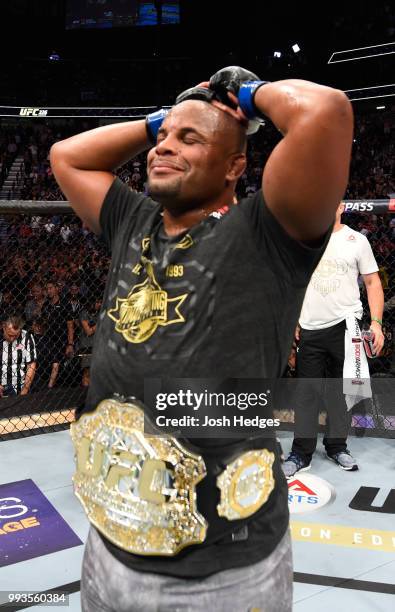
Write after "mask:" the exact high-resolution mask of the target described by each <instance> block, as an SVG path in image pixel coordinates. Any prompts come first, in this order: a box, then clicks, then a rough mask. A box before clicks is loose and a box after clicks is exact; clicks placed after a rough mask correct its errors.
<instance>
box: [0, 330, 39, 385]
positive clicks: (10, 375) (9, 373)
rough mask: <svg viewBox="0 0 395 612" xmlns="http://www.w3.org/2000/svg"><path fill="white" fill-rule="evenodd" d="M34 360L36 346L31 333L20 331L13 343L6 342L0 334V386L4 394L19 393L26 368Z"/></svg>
mask: <svg viewBox="0 0 395 612" xmlns="http://www.w3.org/2000/svg"><path fill="white" fill-rule="evenodd" d="M36 359H37V354H36V345H35V342H34V338H33V334H32V333H31V332H27V331H26V330H24V329H22V331H21V334H20V336H19V338H17V339H16V340H14V341H13V342H7V341H6V340H4V338H3V334H0V374H1V379H0V384H1V385H2V387H4V389H5V390H6V393H7V392H9V391H10V390H13V392H14V393H17V394H19V393H20V392H21V390H22V387H23V385H24V382H25V376H26V370H27V366H28V364H29V363H32V361H36Z"/></svg>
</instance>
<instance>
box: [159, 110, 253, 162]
mask: <svg viewBox="0 0 395 612" xmlns="http://www.w3.org/2000/svg"><path fill="white" fill-rule="evenodd" d="M180 110H181V112H183V113H185V112H186V114H187V115H190V116H191V118H192V117H193V118H194V119H197V118H198V117H200V118H201V121H202V124H206V126H207V128H208V129H209V131H210V133H211V134H212V135H213V137H216V140H218V141H220V142H222V144H224V145H225V146H226V147H227V148H228V151H229V152H231V153H245V152H246V150H247V134H246V127H245V126H243V125H242V124H241V123H239V122H238V121H237V120H236V119H234V118H233V117H231V115H228V114H227V113H226V112H224V111H222V110H221V109H220V108H217V107H216V106H214V105H213V104H210V103H209V102H204V101H203V100H185V102H181V104H178V105H177V106H174V107H173V108H172V110H171V111H170V113H169V115H168V117H169V116H170V115H172V114H174V113H177V112H179V111H180Z"/></svg>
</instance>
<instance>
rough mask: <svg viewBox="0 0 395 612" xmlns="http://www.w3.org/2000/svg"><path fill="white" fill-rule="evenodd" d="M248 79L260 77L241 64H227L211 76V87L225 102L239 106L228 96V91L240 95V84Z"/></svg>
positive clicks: (255, 79)
mask: <svg viewBox="0 0 395 612" xmlns="http://www.w3.org/2000/svg"><path fill="white" fill-rule="evenodd" d="M247 81H260V78H259V77H258V76H257V75H256V74H254V73H253V72H251V71H250V70H246V69H245V68H241V66H227V67H226V68H221V70H218V72H216V73H215V74H213V76H212V77H211V78H210V89H212V90H213V91H215V93H216V95H217V98H218V99H219V100H220V101H221V102H222V103H223V104H226V105H227V106H230V107H231V108H237V107H236V106H235V105H234V104H233V103H232V102H231V100H230V99H229V98H228V92H230V93H232V94H234V95H235V96H236V97H238V94H239V89H240V86H241V85H242V84H243V83H246V82H247Z"/></svg>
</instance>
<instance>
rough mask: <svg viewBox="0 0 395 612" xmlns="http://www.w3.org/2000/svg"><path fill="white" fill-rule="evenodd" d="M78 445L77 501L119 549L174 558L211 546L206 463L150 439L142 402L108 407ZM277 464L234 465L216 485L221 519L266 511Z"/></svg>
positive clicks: (169, 440) (87, 419) (86, 419)
mask: <svg viewBox="0 0 395 612" xmlns="http://www.w3.org/2000/svg"><path fill="white" fill-rule="evenodd" d="M71 437H72V439H73V443H74V448H75V454H76V463H77V471H76V473H75V475H74V477H73V482H74V490H75V494H76V495H77V497H78V499H79V500H80V502H81V503H82V505H83V507H84V509H85V512H86V514H87V516H88V519H89V521H90V522H91V523H92V524H93V525H94V526H95V527H96V528H97V529H98V531H100V533H102V534H103V535H104V536H105V537H106V538H107V539H108V540H110V541H111V542H112V543H113V544H115V545H116V546H118V547H119V548H122V549H123V550H125V551H126V552H130V553H133V554H138V555H161V556H166V555H167V556H173V555H176V554H177V553H178V552H179V551H180V550H182V549H183V548H185V547H187V546H191V545H192V544H202V543H203V542H204V541H205V538H206V533H207V529H208V523H207V521H206V519H205V517H204V516H203V515H202V514H200V513H199V511H198V509H197V495H196V485H197V484H198V483H199V482H200V481H201V480H202V479H203V478H204V477H205V476H206V465H205V462H204V460H203V458H202V457H201V456H200V455H198V454H196V453H192V452H191V451H189V450H188V449H187V448H185V447H184V446H183V445H182V444H180V443H179V442H178V440H176V439H175V438H173V437H171V436H168V437H159V436H154V435H144V410H143V406H142V405H141V404H139V402H138V401H134V400H128V402H123V401H120V400H119V399H108V400H104V401H102V402H100V404H99V405H98V407H97V408H96V410H95V411H94V412H91V413H87V414H83V415H82V416H81V417H80V419H79V420H78V421H77V422H76V423H73V424H72V425H71ZM273 461H274V454H273V453H271V452H269V451H268V450H267V449H258V450H250V451H247V452H244V453H242V454H241V455H240V456H239V457H237V458H236V459H235V460H233V461H232V462H231V463H229V465H227V467H226V469H225V471H223V472H222V474H220V475H219V476H218V477H217V479H216V484H217V487H218V488H219V489H220V503H219V504H218V505H217V513H218V514H217V515H218V516H219V517H224V518H226V519H228V520H229V521H233V520H236V519H243V518H246V517H248V516H250V515H252V514H254V513H255V512H256V511H257V510H258V509H259V508H261V507H262V506H263V504H264V503H265V502H266V501H267V499H268V497H269V495H270V493H271V491H272V490H273V488H274V478H273V470H272V465H273ZM214 488H215V487H214ZM211 497H214V491H213V495H212V496H211ZM198 501H199V500H198ZM202 505H204V504H202Z"/></svg>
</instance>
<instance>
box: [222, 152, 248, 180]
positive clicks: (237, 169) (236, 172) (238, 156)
mask: <svg viewBox="0 0 395 612" xmlns="http://www.w3.org/2000/svg"><path fill="white" fill-rule="evenodd" d="M246 166H247V157H246V155H245V153H234V154H233V155H232V156H231V157H230V159H229V168H228V172H227V174H226V180H227V181H231V182H233V181H237V180H238V179H239V178H240V177H241V175H242V174H243V172H244V170H245V169H246Z"/></svg>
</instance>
